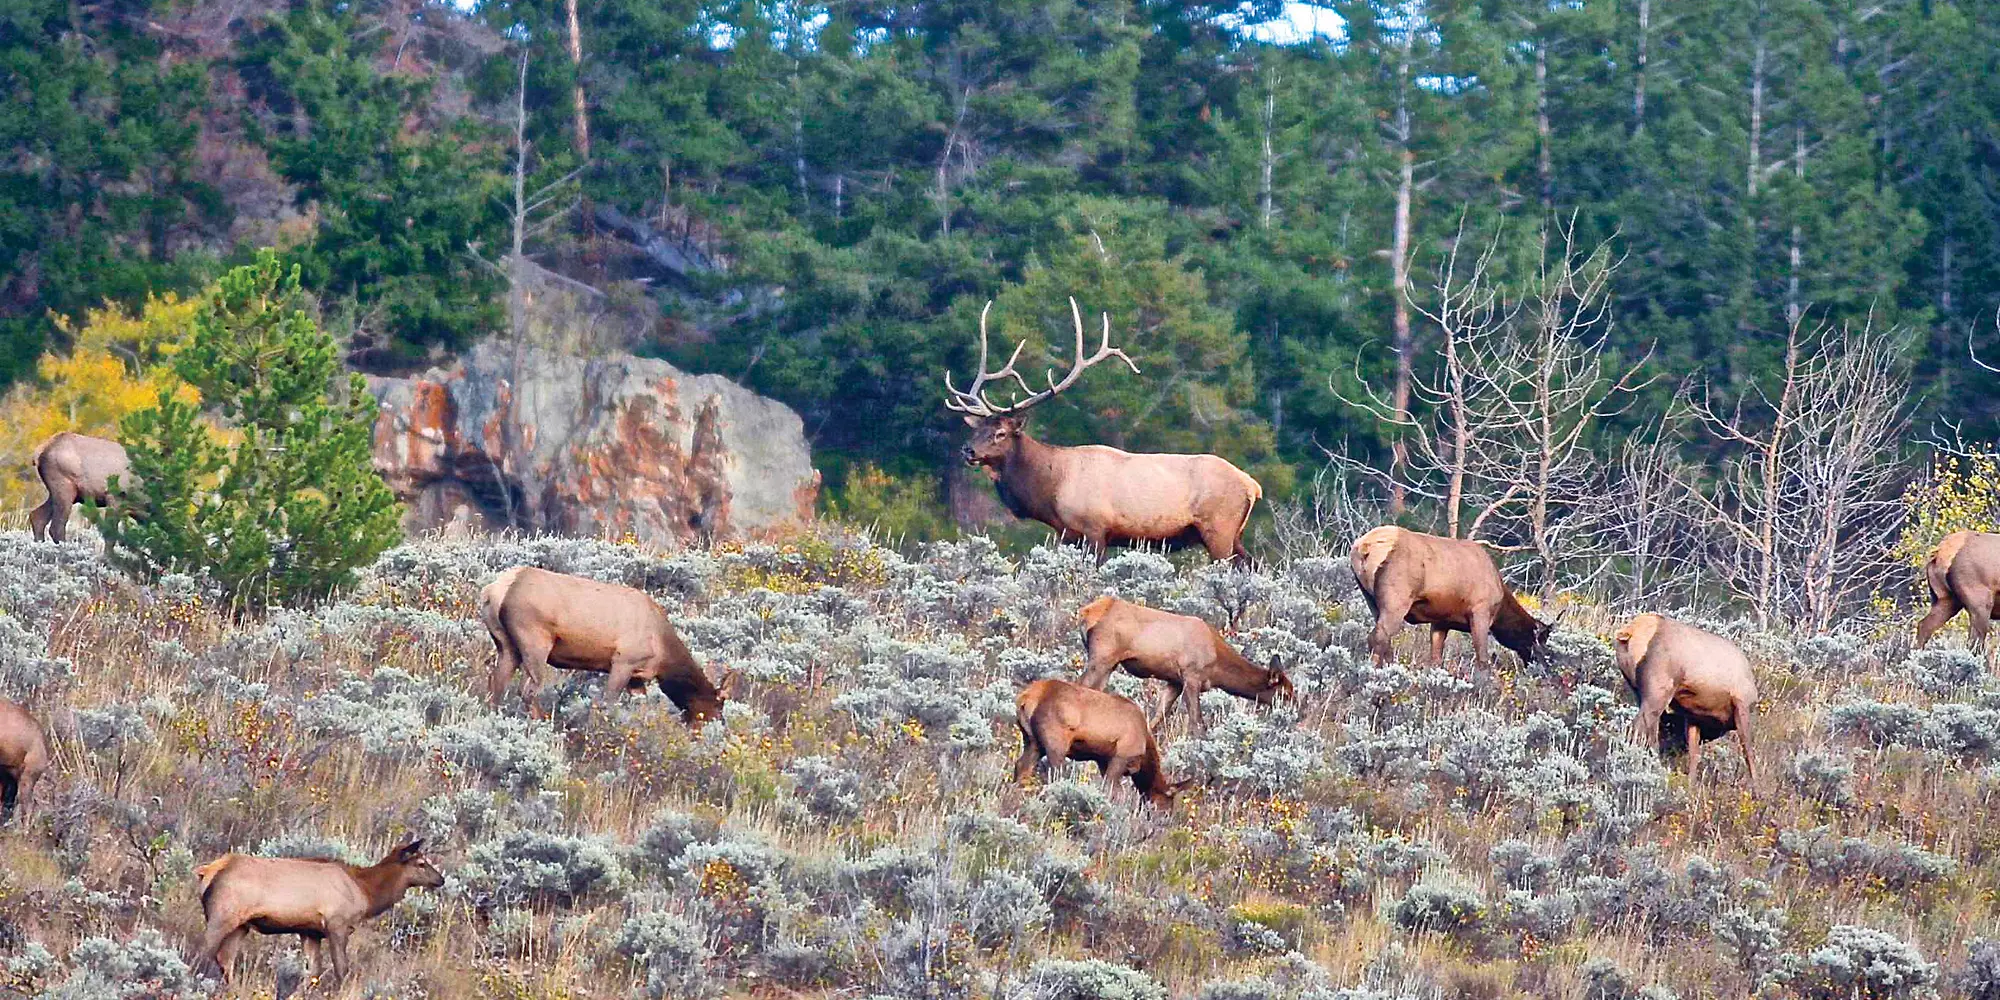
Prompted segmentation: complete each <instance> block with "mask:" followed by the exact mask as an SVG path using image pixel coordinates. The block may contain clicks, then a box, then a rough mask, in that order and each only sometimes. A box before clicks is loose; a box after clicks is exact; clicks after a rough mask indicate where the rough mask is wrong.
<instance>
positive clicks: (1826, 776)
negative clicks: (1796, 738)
mask: <svg viewBox="0 0 2000 1000" xmlns="http://www.w3.org/2000/svg"><path fill="white" fill-rule="evenodd" d="M1787 774H1788V776H1789V777H1790V778H1791V782H1792V787H1793V788H1794V789H1796V790H1797V791H1798V793H1799V794H1800V795H1803V796H1805V797H1806V798H1807V799H1810V800H1812V801H1814V802H1817V803H1819V804H1820V805H1823V806H1827V807H1829V808H1834V809H1844V808H1847V807H1848V806H1851V805H1853V804H1854V764H1853V762H1852V761H1850V760H1848V758H1847V756H1846V755H1845V754H1842V753H1839V752H1837V751H1833V750H1808V751H1805V752H1804V753H1801V754H1799V755H1798V756H1796V757H1793V758H1792V766H1791V767H1790V769H1789V770H1788V772H1787Z"/></svg>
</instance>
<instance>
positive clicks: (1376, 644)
mask: <svg viewBox="0 0 2000 1000" xmlns="http://www.w3.org/2000/svg"><path fill="white" fill-rule="evenodd" d="M1348 563H1349V565H1350V566H1351V567H1352V568H1353V570H1354V582H1355V583H1357V584H1359V585H1360V587H1361V593H1362V595H1363V596H1365V597H1367V598H1368V607H1369V608H1370V609H1372V610H1373V611H1374V612H1375V629H1374V631H1372V632H1370V633H1369V635H1368V649H1369V651H1370V652H1371V653H1373V654H1374V656H1375V663H1376V665H1377V666H1380V665H1382V664H1385V663H1388V662H1389V656H1390V651H1389V643H1390V641H1391V640H1393V639H1394V638H1395V637H1396V633H1397V632H1399V631H1401V630H1402V628H1403V623H1404V622H1408V623H1410V624H1412V625H1429V626H1430V627H1431V661H1432V662H1433V663H1441V662H1442V661H1443V660H1444V638H1445V634H1446V633H1448V632H1454V631H1456V632H1469V633H1471V635H1472V654H1473V659H1474V661H1475V662H1477V663H1478V665H1479V666H1480V667H1481V668H1482V669H1483V668H1485V667H1486V665H1487V664H1488V662H1490V650H1489V649H1488V645H1487V637H1488V636H1491V637H1492V638H1495V639H1498V640H1500V644H1501V645H1502V646H1505V647H1507V648H1508V649H1511V650H1513V651H1514V652H1515V653H1518V654H1520V657H1521V660H1522V661H1523V662H1528V663H1532V662H1535V661H1537V660H1541V659H1545V658H1547V656H1548V640H1549V633H1550V632H1551V631H1553V630H1554V629H1555V626H1554V625H1551V624H1548V623H1545V622H1541V621H1538V620H1536V618H1535V616H1533V615H1531V614H1529V613H1528V610H1527V609H1526V608H1523V607H1521V602H1520V601H1518V600H1515V599H1514V592H1513V591H1511V590H1509V589H1508V587H1507V583H1506V581H1504V580H1502V579H1501V578H1500V569H1499V567H1497V566H1495V565H1493V557H1492V556H1491V555H1490V554H1488V553H1487V551H1486V548H1485V546H1483V545H1481V544H1479V543H1478V542H1474V541H1467V540H1463V539H1457V538H1440V537H1438V536H1437V535H1426V534H1424V533H1423V532H1421V531H1411V530H1409V529H1408V528H1398V527H1395V526H1393V525H1385V526H1383V527H1380V528H1376V529H1374V530H1372V531H1370V532H1368V533H1367V534H1365V535H1362V536H1361V537H1360V538H1359V539H1357V540H1356V541H1355V543H1354V551H1353V552H1352V553H1350V554H1349V556H1348Z"/></svg>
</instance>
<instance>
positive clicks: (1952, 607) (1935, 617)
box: [1917, 591, 1960, 649]
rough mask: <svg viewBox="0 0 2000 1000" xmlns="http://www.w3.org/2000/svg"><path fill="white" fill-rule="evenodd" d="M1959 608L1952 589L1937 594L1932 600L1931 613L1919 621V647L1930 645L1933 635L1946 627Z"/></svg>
mask: <svg viewBox="0 0 2000 1000" xmlns="http://www.w3.org/2000/svg"><path fill="white" fill-rule="evenodd" d="M1959 610H1960V608H1959V604H1958V598H1956V597H1953V596H1952V595H1951V592H1950V591H1946V592H1944V593H1942V594H1938V595H1936V596H1935V597H1934V599H1933V600H1932V601H1931V610H1930V613H1929V614H1926V615H1924V619H1923V621H1920V622H1918V623H1917V648H1918V649H1922V648H1924V647H1925V646H1927V645H1929V644H1930V641H1931V637H1932V636H1934V635H1936V634H1937V633H1938V629H1941V628H1943V627H1944V623H1945V622H1948V621H1951V619H1952V616H1953V615H1956V614H1958V612H1959Z"/></svg>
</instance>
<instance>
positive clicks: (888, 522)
mask: <svg viewBox="0 0 2000 1000" xmlns="http://www.w3.org/2000/svg"><path fill="white" fill-rule="evenodd" d="M826 516H827V517H828V518H829V519H831V520H835V521H839V522H841V523H843V524H847V525H851V526H853V527H856V528H866V529H868V530H869V531H871V532H873V533H875V535H876V536H877V537H880V538H883V539H887V540H892V541H897V542H934V541H937V540H938V539H940V538H949V537H952V536H954V535H956V534H957V533H958V529H957V526H956V525H954V524H952V523H951V512H950V511H948V510H946V509H945V506H944V504H943V503H942V502H941V501H940V500H939V499H938V487H937V480H936V479H934V478H932V477H930V476H927V475H922V474H918V475H913V476H898V475H894V474H891V473H889V472H885V471H883V469H882V467H881V466H878V465H873V464H862V465H859V466H856V467H854V468H852V469H849V470H848V472H847V481H846V482H845V483H843V484H842V485H841V487H840V488H839V489H838V490H837V491H829V492H828V493H827V494H826Z"/></svg>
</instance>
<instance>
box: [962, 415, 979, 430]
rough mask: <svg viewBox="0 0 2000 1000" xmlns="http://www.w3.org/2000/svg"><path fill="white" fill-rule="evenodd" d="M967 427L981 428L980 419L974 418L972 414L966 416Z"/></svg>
mask: <svg viewBox="0 0 2000 1000" xmlns="http://www.w3.org/2000/svg"><path fill="white" fill-rule="evenodd" d="M965 426H967V427H977V426H979V418H978V417H975V416H973V415H972V414H970V413H968V414H966V415H965Z"/></svg>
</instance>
